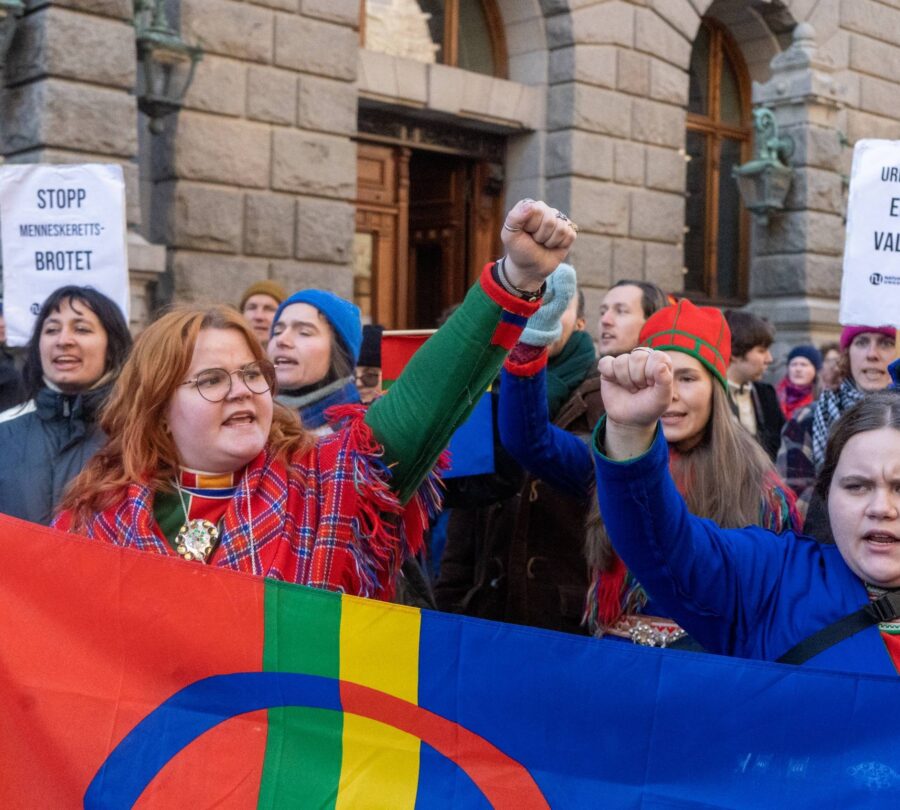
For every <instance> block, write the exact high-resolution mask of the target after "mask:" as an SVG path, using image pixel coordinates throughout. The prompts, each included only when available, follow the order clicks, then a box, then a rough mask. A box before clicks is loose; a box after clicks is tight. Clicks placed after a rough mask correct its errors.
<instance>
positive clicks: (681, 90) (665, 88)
mask: <svg viewBox="0 0 900 810" xmlns="http://www.w3.org/2000/svg"><path fill="white" fill-rule="evenodd" d="M689 78H690V77H689V76H688V72H687V70H686V69H684V68H680V67H676V66H675V65H670V64H669V63H668V62H663V61H662V60H661V59H653V60H652V61H651V62H650V97H651V98H653V99H656V100H657V101H666V102H668V103H669V104H677V105H679V106H680V107H685V106H687V102H688V88H689V84H690V82H689Z"/></svg>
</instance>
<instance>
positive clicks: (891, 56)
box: [849, 34, 900, 82]
mask: <svg viewBox="0 0 900 810" xmlns="http://www.w3.org/2000/svg"><path fill="white" fill-rule="evenodd" d="M849 64H850V67H851V68H852V69H853V70H857V71H859V72H861V73H868V74H870V75H872V76H880V77H881V78H883V79H888V80H890V81H893V82H900V47H897V45H894V44H889V43H886V42H878V41H876V40H873V39H871V38H870V37H866V36H860V35H859V34H851V35H850V59H849Z"/></svg>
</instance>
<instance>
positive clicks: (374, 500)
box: [54, 405, 442, 599]
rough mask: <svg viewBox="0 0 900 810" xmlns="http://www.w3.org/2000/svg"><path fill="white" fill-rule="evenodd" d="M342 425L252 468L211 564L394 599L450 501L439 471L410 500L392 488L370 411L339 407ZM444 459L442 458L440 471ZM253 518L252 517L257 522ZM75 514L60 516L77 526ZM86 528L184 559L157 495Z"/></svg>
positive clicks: (109, 512) (62, 523)
mask: <svg viewBox="0 0 900 810" xmlns="http://www.w3.org/2000/svg"><path fill="white" fill-rule="evenodd" d="M329 416H330V418H331V421H333V422H336V423H341V428H340V429H339V430H338V431H337V432H336V433H333V434H331V435H329V436H326V437H323V438H322V439H320V440H319V441H318V442H317V443H316V444H315V446H314V447H313V448H312V449H311V450H308V451H305V452H301V453H296V454H295V455H293V456H291V457H290V458H289V459H288V461H287V463H284V462H280V461H276V460H275V459H274V457H273V455H272V452H271V450H270V449H269V448H266V449H264V450H263V451H262V452H261V453H260V454H259V455H258V456H257V457H256V458H255V459H254V460H253V461H251V462H250V464H249V465H247V469H246V471H245V472H244V481H245V482H246V485H245V484H244V483H242V484H241V485H240V486H239V487H238V488H237V490H236V492H235V493H234V496H233V497H232V499H231V500H230V502H229V504H228V507H227V508H226V510H225V517H224V525H223V532H222V537H221V540H220V541H219V544H218V546H217V548H216V550H215V552H214V553H213V555H212V557H211V559H210V563H209V564H210V565H215V566H218V567H221V568H231V569H234V570H237V571H245V572H247V573H262V574H263V575H265V576H267V577H272V578H273V579H279V580H284V581H286V582H294V583H298V584H302V585H311V586H312V587H316V588H325V589H327V590H334V591H341V592H343V593H349V594H356V595H359V596H374V597H376V598H380V599H391V598H392V597H393V594H394V585H395V578H396V575H397V572H398V571H399V567H400V564H401V563H402V562H403V560H404V559H405V558H406V557H407V556H408V555H410V554H416V553H418V552H419V551H420V550H421V548H422V545H423V532H424V528H425V527H426V526H427V521H428V515H429V513H430V512H433V511H434V510H435V509H436V508H437V507H438V506H439V504H440V495H439V492H438V489H437V485H436V484H437V481H436V477H435V476H434V475H433V474H432V475H431V476H429V477H428V478H427V479H426V481H425V482H424V483H423V484H422V485H421V486H420V488H419V490H418V492H417V493H416V495H415V496H414V497H413V498H412V499H411V500H410V501H409V503H407V504H406V505H401V504H400V501H399V500H398V498H397V496H396V494H395V493H394V492H393V490H391V489H390V486H389V483H388V482H389V480H390V471H389V470H388V469H387V468H386V467H385V466H384V465H383V464H382V463H381V461H380V457H381V455H382V453H383V448H382V447H381V445H380V444H378V442H377V441H376V440H375V438H374V436H373V434H372V431H371V429H370V428H369V426H368V425H367V424H366V423H365V422H364V421H363V418H364V416H365V408H364V407H363V406H360V405H345V406H339V407H336V408H333V409H332V410H331V411H330V413H329ZM441 465H442V463H441V462H439V464H438V467H439V468H440V467H441ZM251 516H252V520H251ZM71 519H72V516H71V514H70V513H68V512H64V513H62V514H61V515H59V517H57V519H56V520H55V521H54V525H55V526H57V527H58V528H62V529H68V528H69V526H70V525H71ZM85 534H86V535H87V536H88V537H90V538H92V539H96V540H102V541H105V542H107V543H113V544H115V545H118V546H124V547H129V548H137V549H141V550H144V551H154V552H156V553H158V554H168V555H174V554H175V552H174V551H173V550H172V548H171V547H170V546H169V544H168V543H167V542H166V540H165V539H164V538H163V536H162V533H161V531H160V529H159V526H158V524H157V523H156V520H155V519H154V517H153V492H152V491H151V490H150V488H149V487H148V486H146V485H144V484H137V483H136V484H131V485H130V486H129V487H128V489H127V491H126V493H125V495H124V497H123V499H122V500H121V501H120V502H119V503H117V504H115V505H114V506H111V507H109V508H108V509H106V510H104V511H103V512H100V513H98V514H95V515H94V517H93V519H92V520H91V522H90V524H89V525H88V527H87V530H86V532H85Z"/></svg>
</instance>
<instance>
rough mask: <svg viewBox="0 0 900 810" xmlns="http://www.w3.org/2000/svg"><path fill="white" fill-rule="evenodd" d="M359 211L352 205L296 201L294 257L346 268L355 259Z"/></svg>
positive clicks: (320, 201) (307, 200) (322, 201)
mask: <svg viewBox="0 0 900 810" xmlns="http://www.w3.org/2000/svg"><path fill="white" fill-rule="evenodd" d="M355 229H356V211H355V210H354V207H353V206H352V205H350V204H349V203H341V202H328V201H326V200H311V199H305V198H302V197H301V198H300V199H298V200H297V247H296V252H295V256H296V258H298V259H303V260H306V261H321V262H335V263H336V264H343V263H345V262H349V261H350V259H351V258H352V245H353V233H354V231H355Z"/></svg>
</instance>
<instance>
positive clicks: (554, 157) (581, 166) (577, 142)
mask: <svg viewBox="0 0 900 810" xmlns="http://www.w3.org/2000/svg"><path fill="white" fill-rule="evenodd" d="M615 144H616V141H615V140H614V139H613V138H608V137H606V136H605V135H594V134H593V133H591V132H582V131H580V130H576V129H566V130H561V131H559V132H553V133H550V135H549V136H548V138H547V176H548V177H559V176H562V175H567V174H576V175H580V176H582V177H593V178H596V179H598V180H610V179H612V176H613V165H614V161H613V154H614V145H615Z"/></svg>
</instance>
